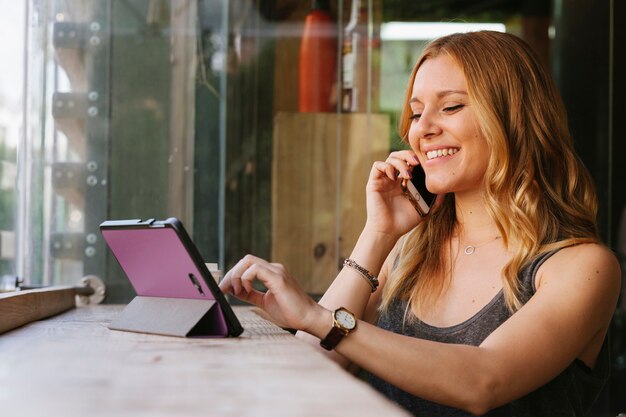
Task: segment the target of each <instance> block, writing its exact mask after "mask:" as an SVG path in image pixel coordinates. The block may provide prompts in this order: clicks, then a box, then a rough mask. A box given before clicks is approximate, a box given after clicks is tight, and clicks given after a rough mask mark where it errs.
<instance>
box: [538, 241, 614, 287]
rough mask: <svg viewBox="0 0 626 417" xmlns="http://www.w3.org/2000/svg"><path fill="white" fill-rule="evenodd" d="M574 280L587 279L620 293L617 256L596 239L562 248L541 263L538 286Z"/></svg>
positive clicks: (567, 282) (592, 283) (567, 283)
mask: <svg viewBox="0 0 626 417" xmlns="http://www.w3.org/2000/svg"><path fill="white" fill-rule="evenodd" d="M563 281H565V282H563ZM574 282H578V283H580V284H583V283H584V282H586V283H588V284H589V285H592V286H594V287H600V288H599V289H604V291H608V292H610V293H617V294H619V288H620V285H621V272H620V266H619V261H618V260H617V257H616V256H615V254H613V252H612V251H611V250H610V249H609V248H607V247H606V246H604V245H601V244H597V243H585V244H580V245H575V246H570V247H567V248H563V249H561V250H560V251H558V252H557V253H555V254H554V255H553V256H551V257H550V258H549V259H547V260H546V261H545V263H544V264H543V265H542V266H541V267H540V269H539V271H538V275H537V283H536V284H537V288H538V289H539V288H540V287H542V286H545V285H547V284H550V283H555V284H556V283H559V284H565V285H569V284H572V283H574ZM586 286H587V285H584V287H586Z"/></svg>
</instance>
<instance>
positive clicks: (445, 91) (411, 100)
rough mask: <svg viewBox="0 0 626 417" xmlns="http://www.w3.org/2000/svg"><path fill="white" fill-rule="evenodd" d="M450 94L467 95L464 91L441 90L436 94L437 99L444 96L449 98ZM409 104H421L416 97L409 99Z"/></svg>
mask: <svg viewBox="0 0 626 417" xmlns="http://www.w3.org/2000/svg"><path fill="white" fill-rule="evenodd" d="M450 94H463V95H467V91H465V90H443V91H439V92H438V93H437V98H442V97H445V96H449V95H450ZM409 103H421V101H419V99H418V98H417V97H411V99H410V100H409Z"/></svg>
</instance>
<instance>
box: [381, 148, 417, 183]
mask: <svg viewBox="0 0 626 417" xmlns="http://www.w3.org/2000/svg"><path fill="white" fill-rule="evenodd" d="M416 165H419V160H418V159H417V156H416V155H415V153H414V152H413V151H410V150H403V151H396V152H392V153H390V154H389V156H388V157H387V159H386V160H385V162H381V161H377V162H375V163H374V168H375V169H376V170H377V171H379V172H381V173H383V174H385V175H386V176H387V178H389V179H390V180H392V181H395V180H396V178H397V177H401V178H406V179H410V178H411V176H412V174H411V171H412V170H413V167H414V166H416Z"/></svg>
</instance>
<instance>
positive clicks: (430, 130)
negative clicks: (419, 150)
mask: <svg viewBox="0 0 626 417" xmlns="http://www.w3.org/2000/svg"><path fill="white" fill-rule="evenodd" d="M410 133H412V135H411V136H413V139H431V138H433V137H436V136H437V135H439V134H440V133H441V127H440V125H439V123H438V120H437V116H436V115H434V114H431V112H430V111H429V110H426V111H424V112H423V113H422V115H421V116H420V118H419V119H418V120H417V121H415V122H413V125H412V126H411V132H410Z"/></svg>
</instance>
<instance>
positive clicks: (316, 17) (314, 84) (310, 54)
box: [299, 0, 337, 112]
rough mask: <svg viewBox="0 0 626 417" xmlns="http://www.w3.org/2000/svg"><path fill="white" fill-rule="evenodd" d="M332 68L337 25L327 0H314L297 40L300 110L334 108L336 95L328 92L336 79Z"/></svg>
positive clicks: (334, 67) (330, 109)
mask: <svg viewBox="0 0 626 417" xmlns="http://www.w3.org/2000/svg"><path fill="white" fill-rule="evenodd" d="M336 69H337V27H336V25H335V22H334V20H333V18H332V16H331V15H330V8H329V6H328V1H323V0H317V1H314V2H313V8H312V10H311V12H310V13H309V14H308V15H307V16H306V19H305V21H304V32H303V33H302V43H301V44H300V101H299V104H300V105H299V109H300V111H301V112H330V111H333V110H334V108H333V107H334V106H335V103H334V102H335V100H336V97H334V98H333V97H332V96H333V86H335V85H336V82H337V72H336ZM335 95H336V94H335Z"/></svg>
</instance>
